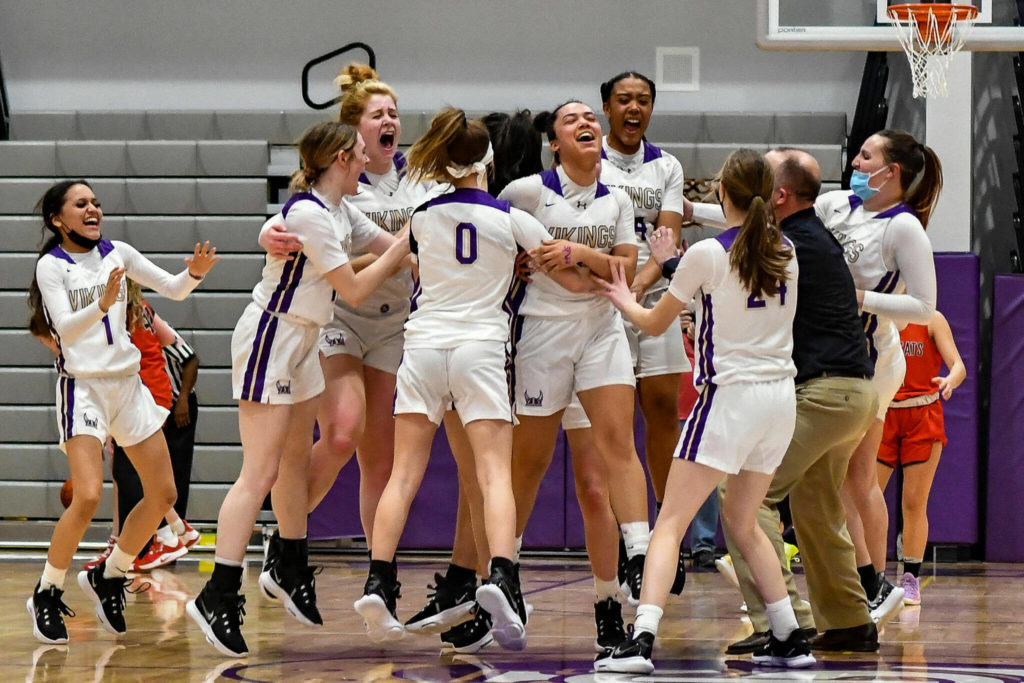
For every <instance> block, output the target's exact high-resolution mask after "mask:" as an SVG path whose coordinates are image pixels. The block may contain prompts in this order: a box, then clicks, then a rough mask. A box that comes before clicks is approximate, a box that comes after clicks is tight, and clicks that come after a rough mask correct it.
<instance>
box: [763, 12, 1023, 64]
mask: <svg viewBox="0 0 1024 683" xmlns="http://www.w3.org/2000/svg"><path fill="white" fill-rule="evenodd" d="M898 1H899V0H757V45H758V47H760V48H761V49H764V50H868V51H888V52H897V51H901V50H902V48H901V47H900V43H899V39H898V38H897V36H896V29H895V28H893V26H892V25H891V23H889V21H888V19H886V22H885V23H884V25H881V22H880V21H879V19H878V17H879V16H880V14H881V15H884V13H885V9H886V8H887V6H888V5H889V4H898ZM997 1H1000V2H1001V1H1002V0H997ZM958 2H961V0H958ZM992 3H993V0H962V2H961V4H974V5H975V6H977V7H978V9H979V16H978V21H977V23H976V24H975V26H974V28H973V29H972V30H971V32H970V35H969V37H968V38H967V41H966V42H965V44H964V47H963V49H964V50H967V51H976V52H1019V51H1024V27H1020V26H1014V25H1012V23H1011V22H1009V21H1008V20H1005V19H1002V18H997V17H996V16H995V14H994V13H993V6H992Z"/></svg>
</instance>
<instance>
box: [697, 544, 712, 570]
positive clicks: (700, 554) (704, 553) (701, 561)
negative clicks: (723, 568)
mask: <svg viewBox="0 0 1024 683" xmlns="http://www.w3.org/2000/svg"><path fill="white" fill-rule="evenodd" d="M693 570H694V571H697V572H713V571H715V551H714V550H703V549H702V550H698V551H697V552H695V553H694V554H693Z"/></svg>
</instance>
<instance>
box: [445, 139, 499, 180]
mask: <svg viewBox="0 0 1024 683" xmlns="http://www.w3.org/2000/svg"><path fill="white" fill-rule="evenodd" d="M493 159H494V148H493V147H492V146H491V143H489V142H488V143H487V151H486V152H484V155H483V157H482V158H481V159H480V160H479V161H474V162H473V163H471V164H465V165H459V164H453V165H451V166H447V167H446V170H447V171H448V174H449V175H451V177H453V178H465V177H466V176H468V175H473V174H476V176H477V178H476V186H477V187H479V188H480V189H483V187H484V180H485V179H486V178H487V165H488V164H489V163H491V161H492V160H493Z"/></svg>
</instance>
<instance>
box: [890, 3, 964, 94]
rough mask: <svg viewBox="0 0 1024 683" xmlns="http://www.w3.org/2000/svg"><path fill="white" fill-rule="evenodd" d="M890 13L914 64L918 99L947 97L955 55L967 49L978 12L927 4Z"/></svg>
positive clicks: (898, 6) (913, 74) (912, 65)
mask: <svg viewBox="0 0 1024 683" xmlns="http://www.w3.org/2000/svg"><path fill="white" fill-rule="evenodd" d="M887 12H888V14H889V18H890V19H892V21H893V26H895V27H896V34H897V36H899V40H900V45H902V46H903V51H904V52H906V53H907V58H908V59H909V60H910V73H911V76H912V78H913V80H914V97H915V98H917V97H928V96H929V95H942V96H943V97H945V96H946V95H947V94H948V92H947V90H946V72H947V71H948V70H949V64H950V62H951V61H952V59H953V55H955V54H956V53H957V52H958V51H959V50H960V48H962V47H963V46H964V42H965V41H966V40H967V34H968V33H969V32H970V30H971V27H972V26H974V20H975V19H976V18H977V17H978V8H977V7H974V6H973V5H949V4H945V3H932V2H926V3H912V4H906V5H893V6H891V7H889V9H888V10H887Z"/></svg>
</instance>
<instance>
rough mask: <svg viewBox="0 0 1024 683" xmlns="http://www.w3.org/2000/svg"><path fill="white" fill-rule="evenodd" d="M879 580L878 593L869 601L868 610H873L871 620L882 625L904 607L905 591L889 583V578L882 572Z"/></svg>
mask: <svg viewBox="0 0 1024 683" xmlns="http://www.w3.org/2000/svg"><path fill="white" fill-rule="evenodd" d="M878 581H879V585H878V594H877V595H875V599H874V600H872V601H871V602H869V603H868V611H870V612H871V620H872V621H873V622H875V623H876V624H878V625H879V626H882V625H883V624H885V623H886V622H888V621H889V620H891V619H892V618H893V617H895V616H896V615H897V614H899V611H900V610H901V609H903V596H904V595H905V591H904V590H903V589H902V588H900V587H898V586H894V585H892V584H891V583H889V579H887V578H885V576H884V575H882V574H879V576H878Z"/></svg>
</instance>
